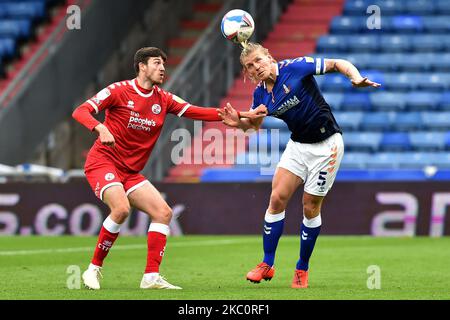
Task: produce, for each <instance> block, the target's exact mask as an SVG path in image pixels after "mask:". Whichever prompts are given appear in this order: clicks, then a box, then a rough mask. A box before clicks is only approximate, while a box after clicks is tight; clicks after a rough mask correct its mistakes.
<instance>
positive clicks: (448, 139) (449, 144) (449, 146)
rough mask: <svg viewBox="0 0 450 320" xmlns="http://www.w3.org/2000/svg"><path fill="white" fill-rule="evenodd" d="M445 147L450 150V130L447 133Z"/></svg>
mask: <svg viewBox="0 0 450 320" xmlns="http://www.w3.org/2000/svg"><path fill="white" fill-rule="evenodd" d="M444 139H445V149H447V150H450V131H447V132H446V133H445V137H444Z"/></svg>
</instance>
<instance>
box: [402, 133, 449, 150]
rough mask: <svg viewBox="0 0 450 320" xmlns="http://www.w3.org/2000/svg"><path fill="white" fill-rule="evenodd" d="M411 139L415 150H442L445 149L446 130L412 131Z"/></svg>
mask: <svg viewBox="0 0 450 320" xmlns="http://www.w3.org/2000/svg"><path fill="white" fill-rule="evenodd" d="M409 139H410V140H411V146H412V147H413V148H414V149H415V150H422V151H440V150H444V149H445V133H444V132H427V131H419V132H411V133H410V134H409Z"/></svg>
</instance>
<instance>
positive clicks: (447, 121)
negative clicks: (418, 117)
mask: <svg viewBox="0 0 450 320" xmlns="http://www.w3.org/2000/svg"><path fill="white" fill-rule="evenodd" d="M422 123H423V125H424V127H425V129H430V130H448V131H450V112H423V113H422Z"/></svg>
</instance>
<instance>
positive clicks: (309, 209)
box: [303, 199, 322, 219]
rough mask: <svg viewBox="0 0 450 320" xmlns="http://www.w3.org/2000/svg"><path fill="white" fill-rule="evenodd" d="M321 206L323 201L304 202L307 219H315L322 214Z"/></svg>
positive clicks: (304, 213) (304, 212)
mask: <svg viewBox="0 0 450 320" xmlns="http://www.w3.org/2000/svg"><path fill="white" fill-rule="evenodd" d="M321 206H322V201H321V200H314V199H311V200H308V201H303V215H304V216H305V217H306V218H307V219H312V218H315V217H317V215H318V214H319V213H320V209H321Z"/></svg>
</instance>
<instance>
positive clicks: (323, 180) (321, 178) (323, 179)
mask: <svg viewBox="0 0 450 320" xmlns="http://www.w3.org/2000/svg"><path fill="white" fill-rule="evenodd" d="M326 175H327V172H326V171H320V172H319V181H317V185H318V186H321V187H323V186H324V185H325V183H327V178H326V177H325V176H326Z"/></svg>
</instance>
